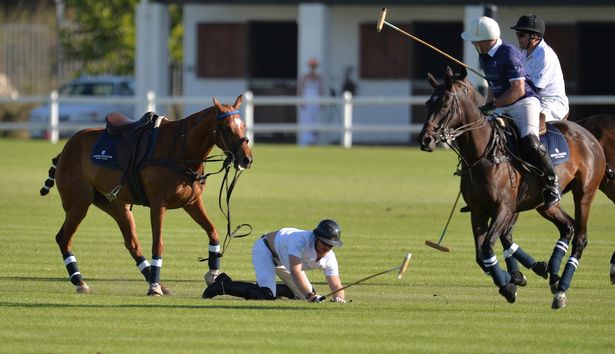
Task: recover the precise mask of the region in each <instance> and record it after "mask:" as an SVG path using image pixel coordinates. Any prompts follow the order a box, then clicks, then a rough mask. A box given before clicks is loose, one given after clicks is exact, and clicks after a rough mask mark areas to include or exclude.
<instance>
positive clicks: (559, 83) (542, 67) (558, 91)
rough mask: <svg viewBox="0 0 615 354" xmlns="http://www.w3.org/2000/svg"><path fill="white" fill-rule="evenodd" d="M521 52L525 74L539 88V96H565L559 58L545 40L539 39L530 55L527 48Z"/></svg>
mask: <svg viewBox="0 0 615 354" xmlns="http://www.w3.org/2000/svg"><path fill="white" fill-rule="evenodd" d="M523 52H524V53H525V70H526V74H527V75H528V76H529V78H530V80H532V82H533V83H534V86H536V87H537V88H538V89H539V92H538V93H539V94H540V96H543V97H550V96H551V97H553V96H566V86H565V85H564V74H563V73H562V67H561V66H560V63H559V59H558V58H557V54H555V52H554V51H553V49H551V47H549V45H547V43H546V42H545V40H544V39H543V40H542V41H540V43H539V44H538V46H537V47H536V48H535V49H534V51H532V53H531V54H530V55H527V50H524V51H523Z"/></svg>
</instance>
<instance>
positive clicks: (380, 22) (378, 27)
mask: <svg viewBox="0 0 615 354" xmlns="http://www.w3.org/2000/svg"><path fill="white" fill-rule="evenodd" d="M386 16H387V9H386V7H383V8H382V11H380V18H378V24H377V25H376V31H378V32H380V31H382V27H383V26H384V25H387V26H389V27H391V28H392V29H394V30H396V31H398V32H400V33H402V34H404V35H406V36H408V37H410V38H411V39H413V40H415V41H417V42H419V43H421V44H422V45H424V46H426V47H427V48H430V49H433V50H435V51H436V52H437V53H440V54H442V55H444V56H445V57H446V58H448V59H450V60H452V61H453V62H455V63H457V64H459V65H461V66H463V67H464V68H466V69H468V70H470V71H471V72H473V73H474V74H476V75H478V76H480V77H482V78H483V79H486V78H485V76H484V75H483V74H481V73H480V72H478V71H476V70H474V69H472V68H471V67H470V66H468V65H467V64H466V63H464V62H462V61H461V60H457V59H455V58H454V57H452V56H450V55H448V54H447V53H445V52H443V51H441V50H440V49H438V48H436V47H434V46H433V45H431V44H429V43H427V42H425V41H424V40H422V39H420V38H417V37H415V36H413V35H411V34H410V33H408V32H406V31H404V30H402V29H401V28H399V27H397V26H395V25H392V24H390V23H389V22H387V21H386V20H385V18H386Z"/></svg>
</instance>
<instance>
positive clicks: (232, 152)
mask: <svg viewBox="0 0 615 354" xmlns="http://www.w3.org/2000/svg"><path fill="white" fill-rule="evenodd" d="M235 114H237V115H239V111H237V110H235V111H230V112H219V113H218V115H217V116H216V120H217V121H218V125H217V127H216V129H215V130H214V133H216V134H217V133H218V132H220V133H221V134H222V142H223V143H224V145H227V148H228V149H229V151H228V152H227V160H229V159H230V160H229V161H228V162H226V161H225V163H231V162H233V161H235V158H236V156H237V155H238V154H237V152H238V151H239V148H240V147H241V145H243V144H244V143H245V144H247V143H249V142H250V140H249V139H248V138H246V137H245V136H242V137H241V138H239V140H237V141H236V142H235V143H230V141H231V139H230V136H229V134H228V132H227V131H226V129H225V127H224V126H223V125H222V121H223V120H224V118H226V117H228V116H232V115H235ZM229 145H230V146H229ZM235 162H236V163H237V161H235Z"/></svg>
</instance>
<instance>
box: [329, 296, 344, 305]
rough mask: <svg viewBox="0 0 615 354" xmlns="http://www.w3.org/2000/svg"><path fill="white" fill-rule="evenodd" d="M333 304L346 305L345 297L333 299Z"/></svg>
mask: <svg viewBox="0 0 615 354" xmlns="http://www.w3.org/2000/svg"><path fill="white" fill-rule="evenodd" d="M331 302H339V303H340V304H345V303H346V299H344V298H343V297H340V296H334V297H332V298H331Z"/></svg>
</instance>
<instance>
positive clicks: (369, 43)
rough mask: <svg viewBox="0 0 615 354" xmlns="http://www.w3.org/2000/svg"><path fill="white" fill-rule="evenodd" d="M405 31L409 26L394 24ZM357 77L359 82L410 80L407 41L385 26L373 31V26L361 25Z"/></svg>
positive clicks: (372, 24) (374, 24)
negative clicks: (367, 80)
mask: <svg viewBox="0 0 615 354" xmlns="http://www.w3.org/2000/svg"><path fill="white" fill-rule="evenodd" d="M396 26H397V27H399V28H401V29H403V30H408V28H409V27H410V25H409V24H397V25H396ZM360 31H361V34H360V35H361V37H360V39H359V42H360V58H361V63H360V70H359V72H360V75H361V78H362V79H408V78H410V65H411V63H410V58H411V55H410V50H411V46H410V39H408V38H406V37H405V36H403V35H401V34H400V33H398V32H396V31H394V30H393V29H391V28H388V27H385V28H383V29H382V31H381V32H376V23H375V22H374V23H364V24H361V25H360Z"/></svg>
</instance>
